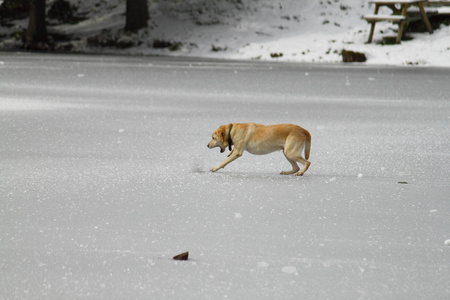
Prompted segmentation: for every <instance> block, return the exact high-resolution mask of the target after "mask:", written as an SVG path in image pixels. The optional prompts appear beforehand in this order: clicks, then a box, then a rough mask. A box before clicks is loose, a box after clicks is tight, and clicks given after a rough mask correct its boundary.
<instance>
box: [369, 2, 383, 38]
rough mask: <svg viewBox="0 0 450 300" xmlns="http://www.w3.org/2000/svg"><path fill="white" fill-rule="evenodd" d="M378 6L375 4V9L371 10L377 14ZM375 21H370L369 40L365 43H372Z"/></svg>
mask: <svg viewBox="0 0 450 300" xmlns="http://www.w3.org/2000/svg"><path fill="white" fill-rule="evenodd" d="M379 8H380V6H379V5H378V4H375V11H374V12H373V13H374V14H375V15H377V14H378V10H379ZM376 23H377V22H372V24H371V26H370V33H369V40H368V41H367V43H369V44H370V43H372V38H373V33H374V31H375V24H376Z"/></svg>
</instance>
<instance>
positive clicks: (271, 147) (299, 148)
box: [208, 123, 311, 176]
mask: <svg viewBox="0 0 450 300" xmlns="http://www.w3.org/2000/svg"><path fill="white" fill-rule="evenodd" d="M233 145H234V148H232V146H233ZM216 147H219V148H220V153H223V152H224V151H225V149H226V148H227V147H228V148H229V150H230V151H231V152H230V153H229V154H228V157H227V158H226V159H225V160H224V161H223V162H222V163H221V164H220V165H218V166H217V167H213V168H211V169H210V170H211V171H212V172H216V171H218V170H220V169H222V168H224V167H225V166H226V165H228V164H229V163H231V162H232V161H234V160H236V159H237V158H239V157H241V156H242V154H243V153H244V151H248V152H250V153H251V154H256V155H263V154H269V153H271V152H274V151H279V150H281V151H283V153H284V156H285V157H286V159H287V160H288V161H289V163H290V164H291V165H292V170H290V171H282V172H281V173H280V174H281V175H290V174H295V175H296V176H303V174H305V172H306V171H307V170H308V168H309V166H310V165H311V163H310V162H309V161H308V159H309V153H310V149H311V135H310V134H309V132H308V131H307V130H306V129H304V128H302V127H300V126H297V125H294V124H278V125H269V126H265V125H261V124H256V123H234V124H231V123H230V124H228V125H221V126H219V128H217V129H216V130H215V131H214V132H213V134H212V140H211V141H210V142H209V143H208V148H209V149H212V148H216ZM303 149H304V150H305V158H303V157H302V152H303ZM297 162H299V163H300V164H301V165H302V167H303V168H302V169H301V170H300V168H299V166H298V164H297Z"/></svg>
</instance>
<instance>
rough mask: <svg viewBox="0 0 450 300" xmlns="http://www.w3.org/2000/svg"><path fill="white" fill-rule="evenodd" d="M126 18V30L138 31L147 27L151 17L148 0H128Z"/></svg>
mask: <svg viewBox="0 0 450 300" xmlns="http://www.w3.org/2000/svg"><path fill="white" fill-rule="evenodd" d="M126 18H127V21H126V25H125V31H137V30H139V29H141V28H145V27H147V22H148V19H149V18H150V16H149V13H148V5H147V0H127V15H126Z"/></svg>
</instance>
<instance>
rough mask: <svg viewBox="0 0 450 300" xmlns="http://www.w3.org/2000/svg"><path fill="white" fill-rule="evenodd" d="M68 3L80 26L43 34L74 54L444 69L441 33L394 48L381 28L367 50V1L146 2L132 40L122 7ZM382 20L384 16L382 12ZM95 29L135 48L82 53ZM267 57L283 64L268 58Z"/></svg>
mask: <svg viewBox="0 0 450 300" xmlns="http://www.w3.org/2000/svg"><path fill="white" fill-rule="evenodd" d="M51 2H52V1H48V3H49V4H50V3H51ZM70 2H71V3H73V4H74V5H76V7H78V14H80V15H83V16H86V17H87V19H86V20H85V21H83V22H80V23H77V24H62V25H57V26H55V24H56V22H55V21H54V20H50V23H51V24H52V25H51V26H49V30H50V31H53V32H54V31H56V32H59V33H64V34H70V35H72V36H73V38H77V39H78V40H77V41H75V42H74V43H73V44H74V49H73V51H79V52H100V53H122V54H130V53H131V54H145V55H171V56H194V57H213V58H227V59H244V60H249V59H258V60H279V61H295V62H326V63H330V62H333V63H335V62H341V61H342V57H341V56H340V52H341V51H342V50H343V49H346V50H352V51H358V52H363V53H365V54H366V56H367V59H368V61H367V62H366V64H370V65H419V66H450V43H449V36H450V27H448V26H444V25H442V26H441V28H438V29H437V30H435V32H434V34H432V35H429V34H428V33H410V34H409V36H410V37H412V38H413V39H412V40H409V41H403V42H402V44H401V45H386V46H382V45H380V44H377V43H379V42H380V41H381V40H382V39H383V37H387V36H396V30H397V28H398V26H397V25H393V24H390V23H387V22H381V23H379V24H377V27H376V32H375V35H374V43H373V44H366V42H367V39H368V34H369V25H368V24H367V22H366V21H365V20H362V19H361V16H363V15H364V14H372V13H373V9H374V7H373V6H369V4H368V3H369V1H361V0H330V1H310V0H279V1H272V0H243V1H237V0H228V1H225V0H221V1H211V0H183V1H173V0H153V1H150V2H149V3H150V7H149V11H150V15H151V21H150V22H149V29H145V30H141V31H140V32H139V33H138V34H134V35H131V36H130V35H127V34H123V30H122V29H123V28H124V26H125V17H124V12H125V1H124V0H111V1H97V0H89V1H85V0H70ZM381 13H390V12H389V11H386V10H383V9H382V10H381ZM26 24H27V23H26V20H25V21H21V22H18V23H17V25H16V26H17V28H15V27H13V28H6V27H3V28H2V27H0V32H2V31H11V32H14V31H17V30H18V28H22V29H23V28H26ZM102 30H107V32H108V33H107V34H103V38H106V37H107V36H116V38H117V39H118V40H121V41H133V42H134V43H135V46H134V47H132V48H129V49H125V50H119V49H116V48H114V47H112V48H111V47H108V48H101V47H100V48H98V47H90V46H88V45H87V43H86V41H87V38H88V37H92V36H95V35H98V34H99V33H100V32H101V31H102ZM156 39H157V40H163V41H167V42H172V43H176V44H179V45H181V46H180V47H177V50H176V51H170V50H168V49H155V48H153V42H154V41H155V40H156ZM11 43H17V41H15V42H13V41H12V40H11V39H5V40H4V41H0V48H8V47H9V46H10V44H11ZM213 49H214V50H215V51H213ZM272 54H277V55H280V54H282V57H277V58H272V56H271V55H272Z"/></svg>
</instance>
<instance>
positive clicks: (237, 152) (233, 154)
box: [210, 149, 242, 172]
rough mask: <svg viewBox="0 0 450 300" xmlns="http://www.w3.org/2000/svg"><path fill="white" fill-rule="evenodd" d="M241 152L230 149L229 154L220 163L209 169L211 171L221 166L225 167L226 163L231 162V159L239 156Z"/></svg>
mask: <svg viewBox="0 0 450 300" xmlns="http://www.w3.org/2000/svg"><path fill="white" fill-rule="evenodd" d="M241 156H242V153H240V152H239V151H234V149H233V151H232V153H231V155H230V156H229V157H228V158H227V159H225V160H224V161H223V162H222V163H221V164H220V165H218V166H217V167H212V168H211V169H210V170H211V172H216V171H218V170H220V169H222V168H225V166H226V165H228V164H229V163H230V162H232V161H233V160H236V159H237V158H239V157H241Z"/></svg>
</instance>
